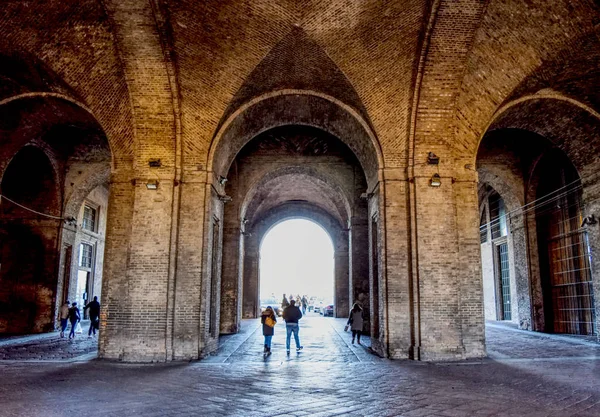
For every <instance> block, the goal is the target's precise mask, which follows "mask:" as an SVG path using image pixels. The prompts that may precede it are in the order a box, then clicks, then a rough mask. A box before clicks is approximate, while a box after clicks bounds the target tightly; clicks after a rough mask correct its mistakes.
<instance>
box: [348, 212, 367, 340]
mask: <svg viewBox="0 0 600 417" xmlns="http://www.w3.org/2000/svg"><path fill="white" fill-rule="evenodd" d="M350 241H351V243H350V253H351V254H350V259H351V266H350V268H351V271H352V273H351V277H352V282H351V284H350V285H351V287H350V307H352V304H354V303H355V302H359V303H360V304H361V305H362V306H363V308H364V307H368V306H369V305H370V297H369V223H368V222H367V220H366V219H365V218H356V217H353V218H352V229H351V232H350ZM367 329H368V327H367Z"/></svg>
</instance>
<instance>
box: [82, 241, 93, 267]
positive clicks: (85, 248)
mask: <svg viewBox="0 0 600 417" xmlns="http://www.w3.org/2000/svg"><path fill="white" fill-rule="evenodd" d="M92 254H93V247H92V245H88V244H87V243H82V244H81V245H79V266H80V267H82V268H91V267H92Z"/></svg>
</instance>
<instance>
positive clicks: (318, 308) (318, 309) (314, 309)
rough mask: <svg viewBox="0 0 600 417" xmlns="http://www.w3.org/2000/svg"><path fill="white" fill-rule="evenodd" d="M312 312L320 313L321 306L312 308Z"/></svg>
mask: <svg viewBox="0 0 600 417" xmlns="http://www.w3.org/2000/svg"><path fill="white" fill-rule="evenodd" d="M313 311H314V312H315V313H320V312H321V306H318V305H315V306H313Z"/></svg>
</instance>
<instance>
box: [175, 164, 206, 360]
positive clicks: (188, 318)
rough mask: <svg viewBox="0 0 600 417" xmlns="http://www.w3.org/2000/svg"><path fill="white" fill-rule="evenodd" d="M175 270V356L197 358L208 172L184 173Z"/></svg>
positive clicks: (186, 358)
mask: <svg viewBox="0 0 600 417" xmlns="http://www.w3.org/2000/svg"><path fill="white" fill-rule="evenodd" d="M180 187H181V190H180V193H181V205H180V212H179V238H178V242H177V269H176V273H175V289H174V292H175V301H174V307H175V308H174V318H173V358H174V359H181V360H190V359H196V358H198V352H199V349H200V324H201V317H200V301H201V294H202V262H203V245H204V223H205V221H204V219H205V212H206V210H205V200H206V188H207V185H206V172H200V171H199V172H193V171H190V172H187V171H184V173H183V182H182V183H181V184H180Z"/></svg>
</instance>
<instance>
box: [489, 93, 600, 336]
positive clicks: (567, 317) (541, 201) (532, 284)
mask: <svg viewBox="0 0 600 417" xmlns="http://www.w3.org/2000/svg"><path fill="white" fill-rule="evenodd" d="M561 112H562V113H564V114H573V115H575V116H577V117H576V118H574V120H580V121H581V122H580V123H574V122H573V120H568V121H567V122H564V124H561V123H559V122H558V121H557V120H556V119H552V120H550V121H544V122H543V123H541V122H540V120H539V118H538V117H537V115H539V114H561ZM544 120H545V119H544ZM595 123H596V121H594V120H593V118H592V117H590V115H589V114H586V111H585V109H582V108H578V107H577V106H575V105H574V104H573V103H570V102H565V101H562V100H549V99H531V100H523V101H521V102H517V103H516V104H515V105H514V106H510V105H509V106H507V107H506V109H505V111H504V112H503V113H500V114H499V116H498V117H497V119H496V120H495V121H494V122H493V123H492V124H491V126H490V128H489V130H488V132H487V133H486V134H485V135H484V137H483V139H482V141H481V143H480V146H479V150H478V155H477V170H478V173H479V177H480V208H481V209H482V211H480V212H481V213H482V215H483V214H485V213H484V212H485V209H486V207H485V204H488V207H491V200H490V199H489V198H484V199H482V198H481V190H482V189H484V188H486V187H489V188H488V189H489V190H490V192H491V194H489V195H488V197H494V198H495V197H499V199H498V198H496V200H497V201H503V202H504V206H505V210H504V212H505V214H504V216H496V217H497V218H496V219H492V218H490V217H488V218H487V223H486V221H483V220H482V222H481V224H482V226H485V225H487V226H492V225H495V226H500V225H505V230H506V243H507V247H506V250H507V255H508V256H506V260H507V261H508V264H507V268H504V269H505V270H506V271H505V272H506V273H507V277H508V278H509V279H508V281H509V283H510V287H509V288H507V289H509V290H510V295H509V298H510V300H511V303H513V304H512V306H511V308H510V310H511V316H508V317H507V316H505V315H504V314H503V310H502V308H499V309H498V310H497V311H498V314H497V315H496V318H491V317H490V314H489V311H488V310H489V308H488V307H489V306H488V305H487V304H488V303H487V302H486V318H487V319H490V318H491V319H500V320H501V319H508V320H510V321H512V322H514V323H516V324H518V325H519V327H520V328H522V329H528V330H536V331H542V332H549V333H567V334H578V335H594V334H597V320H598V317H597V314H596V312H597V309H598V308H597V303H598V300H597V294H594V292H597V289H596V287H597V279H595V277H594V275H593V273H592V270H593V269H594V262H595V258H594V257H593V256H592V254H593V252H594V239H593V238H591V237H590V236H594V235H595V234H596V228H595V227H594V225H592V224H589V223H587V222H586V221H585V219H586V218H590V219H591V217H589V216H590V213H592V212H593V209H594V207H595V206H596V197H595V193H594V191H593V190H594V187H595V186H594V177H595V175H596V174H595V173H594V170H593V159H591V158H589V157H588V155H591V154H593V151H591V149H595V148H596V147H597V146H598V144H597V141H594V140H589V145H588V142H586V141H588V136H587V135H585V134H584V132H585V131H588V130H590V129H593V126H594V125H595ZM590 131H591V130H590ZM584 144H585V145H584ZM579 147H585V148H586V149H588V148H589V149H590V152H591V153H590V154H586V153H585V152H576V151H575V150H576V149H578V148H579ZM494 193H497V196H496V195H495V194H494ZM494 198H492V200H493V199H494ZM502 217H505V219H504V222H502V221H501V220H502ZM592 222H593V219H592ZM483 236H484V234H483V232H482V234H481V237H482V261H483V262H482V266H483V276H484V289H485V286H486V280H485V278H486V275H490V276H493V275H494V274H493V273H491V274H488V273H486V268H487V269H488V270H491V269H493V270H494V271H501V270H503V268H502V266H501V259H500V258H501V256H500V255H498V256H496V257H495V258H494V259H492V258H490V262H488V265H489V266H488V267H486V262H485V259H484V255H485V253H484V247H485V245H486V244H489V241H488V242H487V243H485V242H483ZM487 236H488V237H489V236H490V235H489V233H488V235H487ZM596 247H597V246H596ZM488 284H489V282H488ZM488 286H489V285H488ZM495 288H496V295H497V297H496V298H497V299H498V298H500V299H501V298H502V296H503V294H502V288H501V287H500V286H498V285H496V286H495ZM488 292H489V291H488ZM506 294H507V295H508V292H506ZM515 303H516V305H515ZM503 307H506V306H503Z"/></svg>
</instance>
